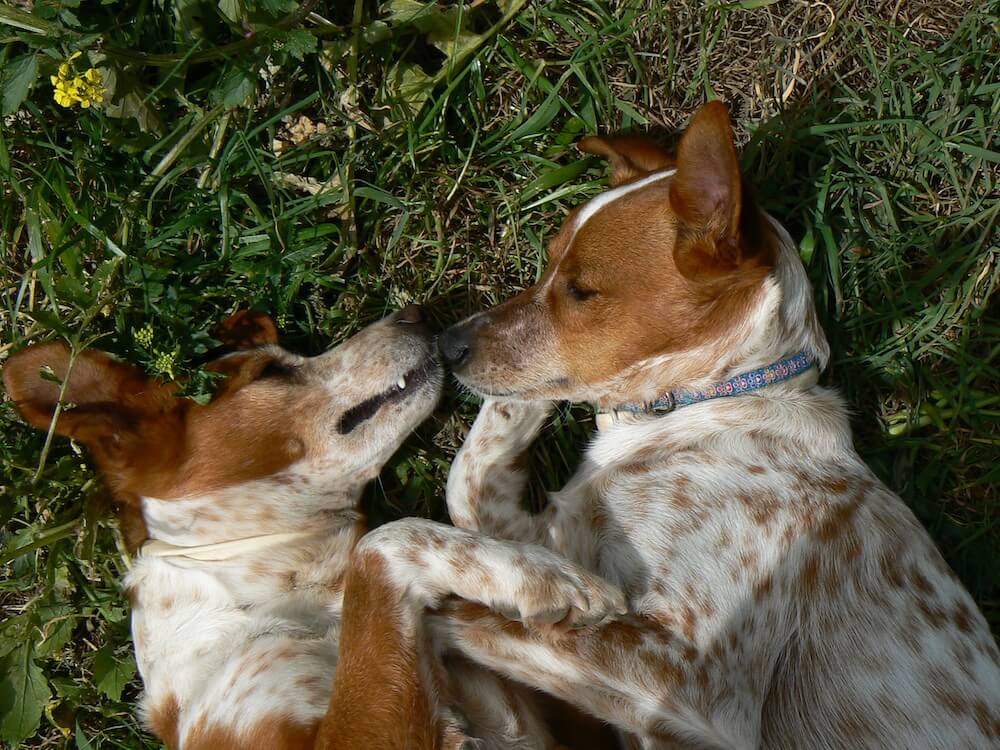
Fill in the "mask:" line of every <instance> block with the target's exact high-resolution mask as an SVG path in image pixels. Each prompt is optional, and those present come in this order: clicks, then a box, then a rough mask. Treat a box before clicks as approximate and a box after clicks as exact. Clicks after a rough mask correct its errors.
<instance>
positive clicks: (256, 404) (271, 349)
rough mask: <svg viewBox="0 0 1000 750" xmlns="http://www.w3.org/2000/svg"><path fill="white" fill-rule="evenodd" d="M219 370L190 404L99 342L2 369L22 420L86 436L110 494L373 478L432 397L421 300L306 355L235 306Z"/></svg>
mask: <svg viewBox="0 0 1000 750" xmlns="http://www.w3.org/2000/svg"><path fill="white" fill-rule="evenodd" d="M219 336H220V338H221V339H222V340H223V342H224V343H225V344H227V345H228V346H229V347H230V348H232V349H234V351H232V352H231V353H228V354H225V355H224V356H221V357H219V358H218V359H216V360H214V361H213V362H212V363H211V364H210V365H208V369H210V370H214V371H216V372H219V373H221V374H222V375H224V376H225V377H224V378H223V379H221V382H220V385H219V386H218V389H217V391H216V393H215V395H214V397H213V398H212V400H211V401H210V402H209V403H207V404H205V405H199V404H197V403H195V402H194V401H191V400H189V399H183V398H178V397H177V395H176V394H177V391H178V385H177V384H172V383H163V382H160V381H158V380H156V379H153V378H150V377H147V376H146V375H145V374H143V373H142V372H141V371H140V370H139V369H138V368H136V367H133V366H132V365H129V364H126V363H123V362H119V361H117V360H115V359H113V358H112V357H111V356H109V355H107V354H104V353H102V352H98V351H89V350H88V351H83V352H80V353H78V354H77V355H76V356H75V357H74V356H73V355H72V354H71V351H70V349H69V348H68V347H67V346H66V345H65V344H62V343H58V342H53V343H46V344H38V345H35V346H30V347H28V348H27V349H24V350H23V351H20V352H18V353H17V354H15V355H13V356H12V357H11V358H10V360H9V361H8V362H7V364H6V365H5V367H4V369H3V380H4V385H5V387H6V389H7V393H8V395H9V396H10V398H11V399H12V400H13V401H14V403H15V405H16V407H17V409H18V411H19V412H20V413H21V415H22V416H23V417H24V419H25V420H26V421H27V422H29V423H30V424H32V425H34V426H35V427H37V428H39V429H42V430H48V429H50V427H51V425H52V421H53V416H54V415H55V414H56V405H57V403H59V402H60V401H61V402H62V404H63V406H62V407H61V409H60V412H59V414H58V418H57V419H56V422H55V428H54V429H55V432H56V433H57V434H60V435H66V436H68V437H71V438H73V439H75V440H77V441H79V442H80V443H82V444H83V445H85V446H86V447H87V448H88V449H89V450H90V452H91V454H92V455H93V457H94V459H95V461H96V463H97V465H98V467H99V468H100V470H101V472H102V474H103V475H104V476H105V478H106V480H107V481H108V483H109V485H110V486H111V488H112V489H113V490H114V491H115V492H116V494H117V495H118V496H119V497H120V498H123V499H129V498H136V497H155V498H160V499H169V498H180V497H192V496H199V495H204V494H206V493H211V492H214V491H217V490H220V489H225V488H232V487H238V486H240V485H244V484H246V483H249V482H253V481H256V480H261V479H266V478H268V477H275V476H279V475H282V474H285V475H289V474H292V475H296V476H299V477H306V478H308V479H309V480H310V481H312V483H313V484H315V485H316V486H317V487H318V488H320V489H321V488H322V487H323V485H324V484H325V483H326V482H327V481H329V482H334V483H336V482H341V483H343V482H344V481H345V478H347V477H349V478H351V480H352V481H356V480H361V481H365V480H367V479H370V478H372V477H374V476H375V475H376V474H377V473H378V471H379V469H380V468H381V466H382V465H383V463H384V462H385V461H386V460H388V458H389V457H390V456H391V454H392V453H393V452H394V451H395V450H396V449H397V448H398V447H399V445H400V443H401V442H402V440H403V439H404V438H405V437H406V435H408V434H409V433H410V432H411V431H412V430H413V429H414V428H415V427H416V426H417V425H418V424H419V423H420V422H421V421H423V420H424V419H425V418H426V417H427V416H428V414H429V413H430V411H431V410H432V409H433V407H434V405H435V403H436V402H437V399H438V396H439V392H440V386H441V380H442V376H441V371H440V367H439V365H438V364H437V362H436V361H435V359H434V357H433V356H432V347H431V343H430V339H429V337H428V335H427V332H426V330H425V327H424V325H423V320H422V315H421V312H420V309H419V308H418V307H416V306H411V307H408V308H406V309H404V310H402V311H400V312H398V313H395V314H393V315H390V316H389V317H387V318H385V319H383V320H381V321H379V322H377V323H375V324H373V325H371V326H369V327H368V328H366V329H365V330H363V331H361V332H360V333H358V334H357V335H356V336H354V337H352V338H350V339H348V340H347V341H345V342H344V343H342V344H340V345H339V346H337V347H335V348H333V349H331V350H330V351H328V352H326V353H324V354H321V355H319V356H316V357H301V356H298V355H296V354H293V353H291V352H289V351H287V350H285V349H284V348H282V347H281V346H279V345H278V341H277V339H278V337H277V329H276V327H275V326H274V324H273V323H272V322H271V320H270V319H269V318H268V317H267V316H265V315H262V314H260V313H252V312H244V313H240V314H238V315H236V316H234V317H233V318H230V319H229V320H228V321H227V322H226V323H224V324H223V326H222V327H221V330H220V333H219Z"/></svg>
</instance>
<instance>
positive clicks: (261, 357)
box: [205, 349, 289, 399]
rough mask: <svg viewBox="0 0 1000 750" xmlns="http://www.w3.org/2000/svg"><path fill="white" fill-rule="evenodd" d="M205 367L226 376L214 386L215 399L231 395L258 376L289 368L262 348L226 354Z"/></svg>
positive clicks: (280, 371)
mask: <svg viewBox="0 0 1000 750" xmlns="http://www.w3.org/2000/svg"><path fill="white" fill-rule="evenodd" d="M205 369H206V370H208V371H210V372H217V373H219V374H221V375H225V376H226V377H225V380H223V381H221V382H220V383H219V385H218V387H217V388H216V391H215V398H217V399H218V398H222V397H223V396H231V395H232V394H234V393H236V391H238V390H239V389H240V388H242V387H243V386H245V385H249V384H250V383H252V382H254V381H255V380H257V379H258V378H261V377H265V376H267V375H270V374H275V375H281V374H287V373H288V372H289V368H287V367H285V366H284V365H282V364H281V361H280V360H279V359H278V358H277V357H275V356H274V354H272V353H271V352H269V351H267V350H263V349H249V350H247V351H239V352H235V353H234V354H227V355H226V356H224V357H220V358H219V359H217V360H215V361H213V362H210V363H209V364H207V365H206V366H205Z"/></svg>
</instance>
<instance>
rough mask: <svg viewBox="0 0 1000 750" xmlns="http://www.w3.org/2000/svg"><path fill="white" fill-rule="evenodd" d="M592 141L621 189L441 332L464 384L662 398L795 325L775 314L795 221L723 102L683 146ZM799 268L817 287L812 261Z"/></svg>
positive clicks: (583, 211)
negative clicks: (778, 206)
mask: <svg viewBox="0 0 1000 750" xmlns="http://www.w3.org/2000/svg"><path fill="white" fill-rule="evenodd" d="M580 148H581V149H582V150H584V151H586V152H589V153H593V154H598V155H601V156H604V157H606V158H607V159H608V160H609V161H610V164H611V168H612V180H611V182H612V185H613V189H611V190H610V191H608V192H606V193H604V194H602V195H599V196H598V197H596V198H594V199H593V200H591V201H590V202H588V203H586V204H584V205H583V206H581V207H580V208H578V209H576V210H575V211H573V212H571V213H570V215H569V216H568V218H567V219H566V221H565V223H564V224H563V227H562V228H561V229H560V231H559V232H558V234H557V235H556V236H555V238H554V239H553V240H552V241H551V243H550V245H549V264H548V267H547V268H546V270H545V272H544V274H543V275H542V277H541V279H540V280H539V281H538V283H537V284H535V285H534V286H532V287H531V288H529V289H526V290H525V291H524V292H522V293H521V294H519V295H518V296H516V297H514V298H513V299H511V300H508V301H507V302H505V303H503V304H501V305H499V306H498V307H496V308H494V309H492V310H489V311H487V312H484V313H480V314H479V315H475V316H473V317H471V318H469V319H467V320H466V321H463V322H462V323H460V324H458V325H456V326H453V327H452V328H450V329H449V330H448V331H446V332H445V333H444V334H443V335H442V336H441V339H440V347H441V352H442V354H443V356H444V358H445V359H446V361H447V362H448V363H449V364H450V365H451V366H452V368H453V370H454V372H455V374H456V376H457V377H458V379H459V380H460V381H461V382H462V383H463V384H464V385H466V386H467V387H469V388H471V389H472V390H474V391H477V392H479V393H481V394H484V395H494V396H501V397H509V398H515V399H526V400H531V399H568V400H574V401H595V402H598V403H601V402H604V403H611V404H613V403H615V402H621V401H622V400H624V399H649V398H651V397H654V396H655V395H657V394H658V393H662V390H663V389H664V388H670V387H676V386H678V385H681V384H684V385H693V384H696V383H699V382H706V381H708V380H710V379H714V378H717V377H718V376H719V375H720V374H721V373H722V372H724V371H725V370H726V368H728V367H732V366H736V365H738V364H741V363H743V362H745V361H746V360H748V359H749V358H750V353H751V351H752V350H755V349H756V350H759V349H761V347H762V346H763V344H764V342H765V340H766V339H767V338H768V337H769V336H771V337H774V336H776V335H777V336H784V333H782V332H779V331H776V330H774V325H773V323H774V322H775V319H776V316H777V314H778V307H779V306H780V304H781V303H782V294H783V293H784V292H785V291H788V290H782V289H779V288H778V286H779V285H778V283H777V277H776V275H775V273H774V272H775V269H776V268H777V267H778V266H779V265H780V264H781V263H780V262H781V261H783V259H782V258H781V257H779V256H780V255H781V254H782V252H783V249H782V236H781V235H783V230H780V229H779V228H778V227H777V226H776V225H775V224H774V223H773V222H772V221H771V220H770V219H769V218H768V217H767V216H766V215H765V214H764V213H763V212H762V211H760V209H758V208H757V206H756V205H755V203H754V202H753V200H752V198H751V197H750V194H749V192H748V190H747V189H746V186H745V185H744V182H743V178H742V176H741V174H740V168H739V160H738V157H737V154H736V148H735V147H734V145H733V138H732V132H731V128H730V123H729V115H728V111H727V110H726V107H725V106H724V105H723V104H721V103H719V102H713V103H710V104H708V105H706V106H705V107H703V108H702V109H701V110H700V111H699V112H698V113H697V114H695V116H694V117H693V118H692V120H691V122H690V124H689V126H688V128H687V130H686V132H685V133H684V134H683V136H682V137H681V139H680V142H679V145H678V148H677V154H676V158H674V157H672V156H671V155H670V154H669V153H667V152H666V151H665V150H664V149H662V148H661V147H660V146H659V145H657V144H656V143H654V142H653V141H651V140H648V139H644V138H637V137H617V138H615V137H611V138H599V137H590V138H585V139H584V140H583V141H582V142H581V144H580ZM786 238H787V236H786ZM792 255H793V256H794V251H793V253H792ZM793 262H794V263H798V261H797V258H794V257H793ZM793 273H797V274H798V276H797V277H796V279H795V280H794V283H795V284H797V285H798V286H801V287H803V288H804V289H805V291H804V292H802V293H805V294H807V295H808V294H809V290H808V283H807V281H806V279H805V275H804V272H803V271H802V268H801V264H798V270H797V271H793ZM795 293H796V294H799V293H800V292H799V291H797V290H796V292H795ZM808 307H809V310H810V314H813V313H812V305H811V297H809V305H808ZM814 323H815V321H813V324H814ZM815 328H816V331H818V326H815ZM820 338H821V334H820ZM789 345H791V346H794V343H790V344H789ZM817 346H819V344H817ZM822 346H825V344H823V345H822ZM820 348H822V347H820ZM794 351H795V350H794V349H793V350H792V352H789V353H794ZM778 356H779V357H780V356H781V355H780V354H779V355H778Z"/></svg>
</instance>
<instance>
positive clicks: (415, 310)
mask: <svg viewBox="0 0 1000 750" xmlns="http://www.w3.org/2000/svg"><path fill="white" fill-rule="evenodd" d="M426 320H427V317H426V316H425V315H424V308H423V307H421V306H420V305H407V306H406V307H404V308H403V309H402V310H400V311H399V312H398V313H396V322H397V323H399V324H400V325H410V326H414V325H419V324H421V323H423V322H425V321H426Z"/></svg>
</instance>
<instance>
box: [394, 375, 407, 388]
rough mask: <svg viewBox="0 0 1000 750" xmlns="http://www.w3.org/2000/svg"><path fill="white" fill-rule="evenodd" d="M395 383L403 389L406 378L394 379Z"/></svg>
mask: <svg viewBox="0 0 1000 750" xmlns="http://www.w3.org/2000/svg"><path fill="white" fill-rule="evenodd" d="M396 385H397V386H398V387H399V390H403V389H404V388H406V378H405V377H401V378H400V379H399V380H397V381H396Z"/></svg>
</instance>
